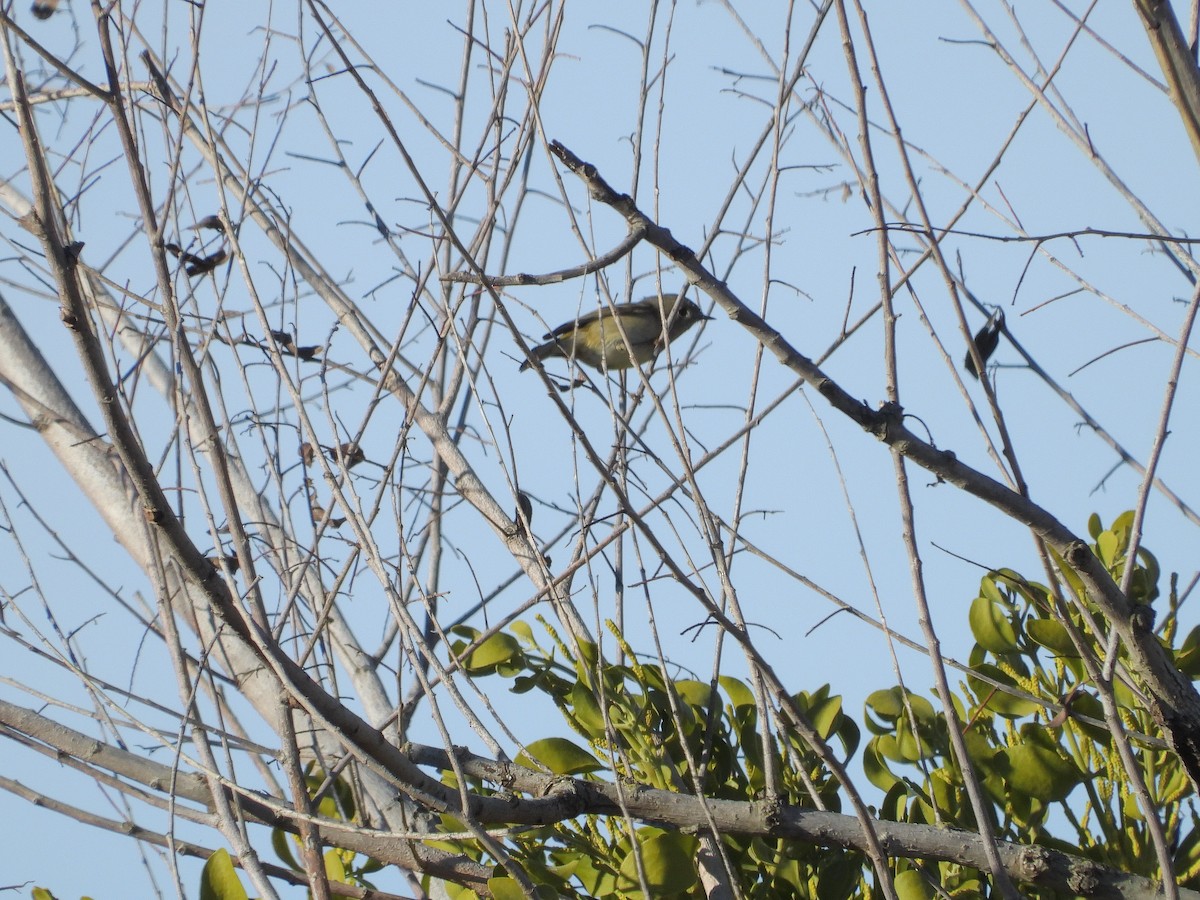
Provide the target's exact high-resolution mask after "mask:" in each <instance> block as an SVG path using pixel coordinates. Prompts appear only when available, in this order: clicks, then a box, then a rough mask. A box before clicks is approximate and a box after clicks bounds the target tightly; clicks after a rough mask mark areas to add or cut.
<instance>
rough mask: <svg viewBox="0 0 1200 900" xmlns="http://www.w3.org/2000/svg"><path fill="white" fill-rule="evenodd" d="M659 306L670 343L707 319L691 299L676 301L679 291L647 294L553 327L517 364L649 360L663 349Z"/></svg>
mask: <svg viewBox="0 0 1200 900" xmlns="http://www.w3.org/2000/svg"><path fill="white" fill-rule="evenodd" d="M664 310H665V311H666V313H667V315H668V316H669V317H670V319H669V322H670V332H669V335H668V340H672V341H673V340H675V338H677V337H679V336H680V335H681V334H683V333H684V332H685V331H687V330H688V329H689V328H691V327H692V326H693V325H695V324H696V323H697V322H702V321H705V320H707V319H711V318H712V316H706V315H704V313H702V312H700V307H698V306H697V305H696V304H695V303H693V302H692V301H691V300H684V301H683V303H682V304H681V303H679V295H678V294H665V295H664V296H663V297H662V299H661V301H660V299H659V298H658V297H647V298H646V299H644V300H638V301H636V302H634V303H622V304H620V305H619V306H606V307H604V308H603V309H597V310H595V311H593V312H590V313H587V314H586V315H582V316H580V317H579V318H578V319H576V320H575V321H574V322H567V323H565V324H563V325H559V326H558V327H557V328H555V329H554V330H553V331H552V332H550V333H549V334H548V335H546V337H547V338H549V340H547V341H546V343H544V344H539V345H538V346H537V347H534V348H533V349H532V350H530V351H529V353H530V356H531V357H532V358H531V359H527V360H525V362H523V363H521V371H522V372H524V371H525V370H526V369H528V368H529V367H530V366H532V365H533V360H534V359H547V358H549V357H551V356H562V357H565V358H566V359H577V360H579V361H580V362H584V363H587V364H588V365H589V366H591V367H592V368H594V369H628V368H629V367H631V366H632V365H634V364H635V363H636V364H638V365H641V364H642V363H644V362H649V361H650V360H652V359H654V357H656V356H658V352H659V351H660V350H662V348H663V311H664ZM672 313H673V314H672ZM614 317H616V318H615V320H614ZM618 323H619V324H618ZM622 331H624V332H625V335H624V337H622V335H621V332H622ZM626 338H628V340H629V343H628V345H626V343H625V340H626ZM630 348H632V350H633V359H632V360H630V358H629V350H630Z"/></svg>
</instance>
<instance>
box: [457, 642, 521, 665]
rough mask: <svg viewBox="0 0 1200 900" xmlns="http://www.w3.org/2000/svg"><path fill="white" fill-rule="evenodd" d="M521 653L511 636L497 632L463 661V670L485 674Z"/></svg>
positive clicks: (518, 644)
mask: <svg viewBox="0 0 1200 900" xmlns="http://www.w3.org/2000/svg"><path fill="white" fill-rule="evenodd" d="M520 653H521V645H520V643H518V642H517V639H516V638H515V637H513V636H512V635H511V634H505V633H504V632H502V631H501V632H499V633H497V634H493V635H492V636H491V637H490V638H488V639H487V640H486V641H484V642H483V643H482V644H480V645H479V646H478V647H476V648H475V649H474V650H472V651H471V652H470V654H468V655H467V658H466V659H465V660H463V668H464V669H465V670H466V671H467V672H470V673H472V674H485V673H487V672H489V671H491V670H493V669H495V668H496V666H498V665H500V664H501V663H506V662H508V661H509V660H511V659H512V658H513V657H514V656H518V655H519V654H520Z"/></svg>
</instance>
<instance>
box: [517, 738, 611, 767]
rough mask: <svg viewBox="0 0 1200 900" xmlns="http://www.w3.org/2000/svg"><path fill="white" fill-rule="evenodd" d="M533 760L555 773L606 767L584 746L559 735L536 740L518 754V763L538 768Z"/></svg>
mask: <svg viewBox="0 0 1200 900" xmlns="http://www.w3.org/2000/svg"><path fill="white" fill-rule="evenodd" d="M533 760H537V761H538V762H540V763H541V764H542V765H543V766H545V767H546V768H547V769H549V770H550V771H551V772H553V773H554V774H555V775H579V774H582V773H585V772H596V771H598V770H600V769H603V768H604V764H603V763H601V762H599V761H597V759H596V757H594V756H592V754H590V753H588V752H587V751H586V750H584V749H583V748H582V747H579V746H577V745H576V744H573V743H572V742H571V741H568V740H567V739H566V738H558V737H551V738H543V739H542V740H540V741H534V742H533V743H532V744H527V745H526V747H525V749H524V750H522V751H521V752H520V753H518V754H517V764H518V765H522V766H525V767H526V768H530V769H533V768H537V767H536V766H535V765H534V764H533Z"/></svg>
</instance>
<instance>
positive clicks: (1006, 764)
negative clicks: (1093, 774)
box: [996, 725, 1083, 803]
mask: <svg viewBox="0 0 1200 900" xmlns="http://www.w3.org/2000/svg"><path fill="white" fill-rule="evenodd" d="M1021 738H1022V743H1021V744H1019V745H1017V746H1016V747H1008V748H1007V749H1005V750H1002V751H1000V752H999V753H997V754H996V764H997V768H999V769H1001V770H1002V771H1003V773H1004V775H1005V777H1006V778H1007V781H1008V789H1009V791H1010V792H1012V793H1018V794H1024V795H1025V796H1026V797H1031V798H1033V799H1036V800H1040V801H1041V802H1043V803H1054V802H1056V801H1058V800H1064V799H1066V797H1067V795H1068V794H1069V793H1071V791H1072V790H1073V789H1074V788H1075V785H1077V784H1079V782H1080V781H1082V780H1083V774H1082V773H1081V772H1080V771H1079V769H1078V768H1077V767H1076V766H1075V764H1074V763H1073V762H1071V760H1070V759H1068V758H1067V757H1065V756H1064V755H1063V754H1062V753H1061V752H1060V751H1059V749H1058V745H1057V744H1055V743H1054V740H1053V739H1052V738H1051V737H1050V736H1049V733H1048V732H1047V731H1046V730H1045V729H1043V728H1041V727H1039V726H1036V725H1027V726H1025V727H1023V728H1022V729H1021Z"/></svg>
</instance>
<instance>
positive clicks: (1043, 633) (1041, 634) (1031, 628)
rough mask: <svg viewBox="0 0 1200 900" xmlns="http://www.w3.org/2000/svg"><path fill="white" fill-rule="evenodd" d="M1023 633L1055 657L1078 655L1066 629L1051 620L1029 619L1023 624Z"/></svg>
mask: <svg viewBox="0 0 1200 900" xmlns="http://www.w3.org/2000/svg"><path fill="white" fill-rule="evenodd" d="M1025 633H1026V634H1028V635H1029V636H1030V637H1031V638H1033V640H1035V641H1036V642H1037V643H1038V644H1040V645H1041V646H1043V647H1045V648H1046V649H1047V650H1049V651H1050V652H1051V653H1053V654H1054V655H1055V656H1070V657H1075V656H1078V655H1079V651H1078V650H1076V649H1075V644H1074V643H1072V642H1071V636H1070V635H1069V634H1068V633H1067V629H1066V628H1064V627H1063V626H1062V625H1061V624H1060V623H1058V622H1055V621H1054V620H1053V619H1030V620H1029V621H1028V622H1026V623H1025Z"/></svg>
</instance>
